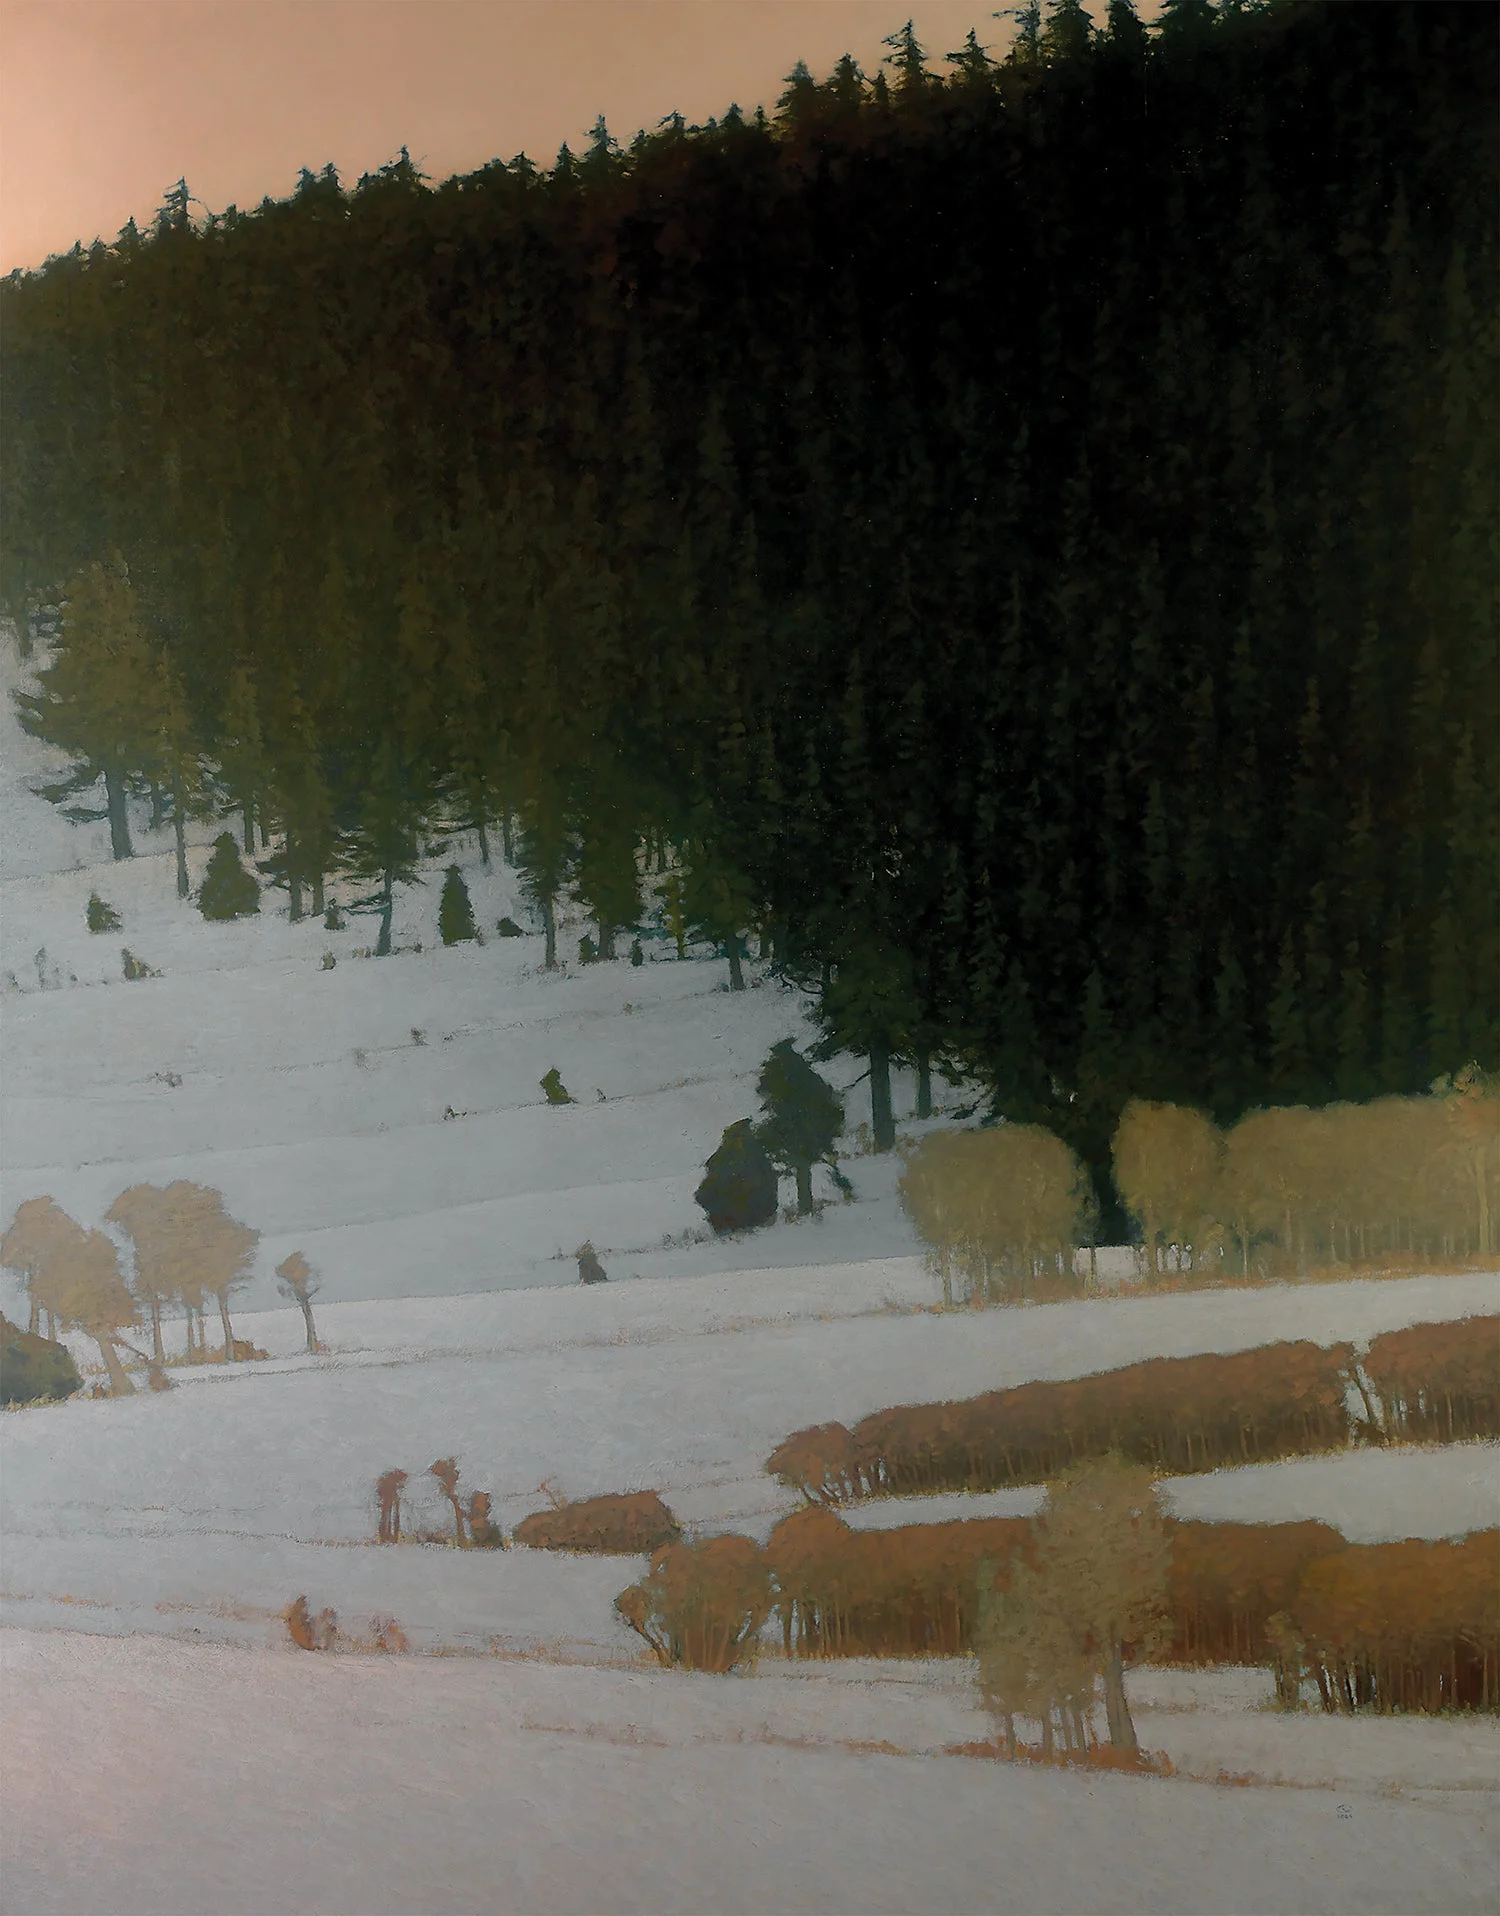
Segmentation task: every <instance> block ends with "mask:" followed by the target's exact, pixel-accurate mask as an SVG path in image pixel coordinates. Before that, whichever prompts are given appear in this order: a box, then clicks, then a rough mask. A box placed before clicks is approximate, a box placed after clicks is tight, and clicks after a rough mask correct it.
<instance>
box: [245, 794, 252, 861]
mask: <svg viewBox="0 0 1500 1916" xmlns="http://www.w3.org/2000/svg"><path fill="white" fill-rule="evenodd" d="M244 813H245V830H244V843H245V856H246V857H247V858H254V856H255V804H254V801H253V800H252V799H248V798H247V799H246V800H245V804H244Z"/></svg>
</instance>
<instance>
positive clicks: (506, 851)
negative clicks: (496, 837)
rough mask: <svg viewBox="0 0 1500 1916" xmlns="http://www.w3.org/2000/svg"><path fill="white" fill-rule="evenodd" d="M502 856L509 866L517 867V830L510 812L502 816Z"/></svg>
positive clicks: (503, 813)
mask: <svg viewBox="0 0 1500 1916" xmlns="http://www.w3.org/2000/svg"><path fill="white" fill-rule="evenodd" d="M500 856H501V857H502V858H503V859H504V860H505V862H506V864H507V865H510V866H512V867H513V866H514V865H515V862H516V828H515V824H514V822H513V821H512V819H511V815H510V812H509V811H508V810H507V811H503V812H502V813H501V814H500Z"/></svg>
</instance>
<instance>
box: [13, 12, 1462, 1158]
mask: <svg viewBox="0 0 1500 1916" xmlns="http://www.w3.org/2000/svg"><path fill="white" fill-rule="evenodd" d="M1496 34H1497V22H1496V15H1495V12H1494V10H1493V9H1492V8H1488V7H1474V6H1467V5H1461V4H1449V3H1448V0H1426V3H1423V4H1412V3H1411V0H1392V4H1389V5H1385V6H1378V7H1377V6H1357V7H1351V6H1342V5H1327V4H1316V3H1314V0H1275V3H1273V4H1270V5H1264V6H1255V5H1246V4H1239V3H1238V0H1221V3H1220V4H1210V0H1172V3H1171V4H1170V5H1168V7H1167V8H1166V9H1165V11H1164V13H1163V15H1162V18H1161V20H1160V21H1159V22H1158V23H1157V24H1156V25H1154V26H1153V27H1152V28H1151V30H1149V31H1148V30H1146V29H1145V28H1144V27H1143V26H1142V23H1141V22H1140V21H1139V20H1138V19H1137V18H1136V16H1135V13H1134V10H1133V8H1132V6H1131V5H1130V4H1129V0H1110V4H1109V6H1108V8H1107V10H1106V11H1105V12H1104V14H1103V18H1102V19H1099V18H1096V17H1094V16H1091V15H1090V13H1089V12H1088V10H1087V9H1085V8H1084V7H1083V6H1081V5H1079V4H1076V0H1052V3H1051V4H1049V5H1047V6H1046V7H1045V8H1030V9H1025V10H1023V11H1022V14H1021V16H1020V33H1019V36H1018V38H1017V40H1016V43H1015V45H1014V47H1013V48H1012V50H1011V52H1010V54H1009V55H1008V57H1006V58H1005V59H1004V60H999V61H996V60H993V59H991V58H990V57H989V55H988V54H987V53H986V52H985V50H984V49H983V48H982V47H981V46H980V44H979V43H978V41H977V39H976V38H975V37H974V36H973V35H971V36H970V38H969V40H968V41H967V42H966V44H965V45H964V47H963V48H961V49H959V50H958V51H957V52H956V53H955V54H953V55H951V56H950V57H949V58H948V59H947V61H946V62H945V63H944V64H943V65H942V67H941V70H938V67H937V66H936V65H935V63H934V62H933V61H931V60H929V58H928V57H927V56H926V55H925V54H924V51H923V49H922V48H921V47H920V46H919V45H917V43H916V41H915V40H914V38H913V37H912V35H911V33H910V31H909V30H908V31H907V32H905V33H898V34H896V35H894V36H893V37H892V43H891V58H890V60H889V61H888V62H887V63H886V65H885V67H884V68H883V69H882V70H881V71H880V72H878V73H876V74H873V75H867V74H864V73H862V72H861V71H860V70H859V68H858V67H857V66H856V65H855V64H854V63H853V62H852V61H850V60H847V59H846V60H844V61H841V62H840V63H839V65H838V66H837V68H836V69H835V70H834V72H833V73H832V75H830V76H829V77H828V78H827V79H826V80H818V79H816V78H815V77H814V76H813V75H811V74H810V73H809V72H808V71H807V70H806V69H805V68H802V67H799V68H798V69H797V71H796V72H795V73H794V74H793V75H792V76H791V78H790V79H789V81H788V83H787V87H786V90H785V92H784V93H783V95H782V97H781V99H780V101H779V102H778V103H777V105H776V107H775V110H774V112H773V113H772V114H771V115H769V116H768V115H766V114H764V113H761V112H756V113H755V114H753V115H750V114H746V113H743V112H741V111H740V110H738V109H737V108H732V109H731V110H730V111H728V112H727V113H726V114H725V115H724V116H723V118H722V119H720V120H718V121H714V122H710V123H708V124H706V125H704V126H700V127H689V126H686V125H684V124H683V123H682V122H681V121H680V120H678V119H675V118H674V119H672V120H669V121H668V122H666V123H664V124H663V126H662V127H661V128H660V129H659V130H658V131H657V132H656V133H654V134H651V135H649V136H646V135H643V136H641V137H639V138H638V139H637V140H635V141H634V142H633V143H632V144H631V145H630V147H629V149H628V150H626V151H622V150H621V149H620V148H619V147H618V145H617V144H616V143H615V142H614V141H613V140H612V139H611V138H610V137H609V134H608V132H607V130H606V129H605V128H604V126H603V124H602V122H601V124H600V126H599V127H598V128H597V129H596V133H595V136H594V138H593V140H592V141H591V143H590V144H589V146H588V149H587V150H586V151H585V152H583V153H581V154H573V153H571V152H569V151H568V150H567V149H564V151H563V152H562V153H561V154H559V156H558V159H557V162H556V164H555V165H554V166H553V167H552V169H551V170H550V171H544V170H542V169H539V168H537V167H536V166H534V165H533V164H532V163H531V162H529V161H528V160H526V159H525V158H524V157H523V158H518V159H516V160H514V161H511V162H508V163H502V162H499V161H497V162H495V163H494V164H492V165H490V166H487V167H485V168H483V169H481V170H480V171H478V172H477V173H474V174H471V175H469V176H466V177H464V178H457V179H452V180H449V181H446V182H444V183H443V184H441V185H439V186H436V187H434V186H432V185H431V184H430V183H429V182H427V181H426V180H424V179H423V178H422V176H421V175H420V174H419V172H418V171H417V169H416V168H415V167H414V166H413V165H412V163H411V161H410V160H409V158H408V157H407V156H406V154H405V153H403V154H402V155H401V157H400V158H399V159H398V160H396V161H394V162H393V163H392V164H391V165H389V166H386V167H383V168H382V169H380V171H379V172H378V173H376V174H373V175H369V176H367V177H365V178H364V179H362V180H361V181H360V182H359V183H358V184H357V186H355V187H353V188H352V189H351V188H346V187H345V186H344V185H343V184H341V182H340V181H339V180H338V179H337V178H336V177H335V175H334V174H333V172H332V170H331V169H325V170H324V171H323V172H322V173H313V172H304V174H303V175H302V177H301V180H300V181H299V183H298V186H297V189H296V191H295V192H294V193H293V194H292V195H291V196H290V197H289V198H288V199H286V200H284V201H269V200H268V201H266V202H265V203H263V204H262V206H261V207H260V208H259V209H257V210H256V211H254V212H252V213H244V212H240V211H238V210H236V209H233V208H231V209H229V210H227V211H226V212H225V213H223V214H222V215H216V216H214V217H212V218H210V219H208V220H207V221H195V220H194V219H192V218H191V217H190V212H191V207H190V203H189V200H188V196H187V192H186V188H185V187H184V188H181V189H180V190H177V191H174V193H173V194H172V195H169V197H168V202H167V204H166V206H165V207H164V208H163V209H162V212H161V214H160V215H159V217H158V219H157V221H156V223H155V226H154V228H153V229H152V230H151V231H150V232H149V233H140V232H137V231H136V230H135V229H134V228H133V227H127V228H126V230H125V231H124V233H122V234H121V236H120V238H119V240H118V241H117V242H116V243H115V244H114V245H102V244H96V245H95V246H93V247H92V248H81V247H80V248H76V249H75V250H74V251H73V252H72V253H71V254H69V255H67V256H66V257H62V258H58V259H55V260H53V261H51V262H49V263H48V265H47V266H46V267H45V268H44V269H43V270H42V271H40V272H38V273H33V274H22V275H15V276H13V277H12V278H11V280H10V281H8V282H7V283H6V284H5V286H4V288H3V313H0V319H3V338H4V348H3V350H4V355H5V358H4V381H5V399H6V415H7V417H6V432H5V437H4V447H3V461H4V464H3V471H0V479H3V482H4V486H5V492H6V497H7V504H8V514H9V526H8V536H7V540H6V547H5V552H4V555H3V565H4V575H3V593H4V596H5V599H6V602H7V604H8V605H9V607H10V608H11V609H12V611H13V612H14V613H15V614H16V615H17V616H26V617H30V615H31V611H32V609H33V608H45V607H47V606H49V605H56V604H59V603H62V601H63V599H64V595H66V602H65V603H62V613H63V623H62V642H61V649H60V650H59V651H58V652H57V653H55V654H54V656H53V663H52V664H51V665H49V666H48V668H47V671H46V672H44V674H43V677H42V690H41V691H39V692H38V694H37V695H36V697H35V699H34V700H32V701H30V702H29V703H28V704H27V707H26V715H27V719H28V723H30V724H31V725H32V726H33V729H35V730H36V731H38V732H39V733H40V734H41V735H42V736H44V737H47V738H50V739H52V740H53V741H54V742H55V743H57V744H59V745H61V746H63V747H65V748H66V750H67V751H68V753H69V754H70V756H71V757H72V759H73V762H74V764H75V766H76V768H77V772H76V779H75V781H74V782H75V784H76V786H77V790H75V791H74V792H73V793H72V794H70V797H71V799H72V800H73V802H75V803H76V802H81V800H80V794H81V793H83V792H85V791H88V792H93V791H96V790H97V789H98V786H99V784H100V782H101V781H102V783H103V786H104V801H103V803H104V808H105V809H106V810H107V811H108V814H109V816H110V819H111V824H112V828H113V829H114V830H115V834H116V849H117V850H125V851H128V849H129V844H128V820H126V819H125V815H124V805H123V798H122V793H124V792H125V791H127V790H129V789H131V788H132V787H133V788H134V789H141V790H143V789H146V788H148V787H149V788H154V789H155V790H156V791H157V792H158V793H159V794H160V795H161V803H162V805H163V807H164V808H165V809H166V810H167V811H170V813H171V815H172V816H174V817H179V818H180V817H183V816H186V815H188V814H189V812H190V809H191V807H192V806H194V805H195V804H197V803H199V802H204V803H207V802H213V803H215V804H217V805H219V806H220V807H225V806H230V807H233V808H234V809H235V810H236V812H237V813H238V814H239V815H240V816H241V821H242V825H243V835H244V838H245V841H246V842H247V844H248V843H249V842H250V841H251V840H252V838H254V837H257V836H258V837H259V839H260V841H261V844H260V849H261V850H263V851H264V850H266V849H267V845H266V840H267V836H268V835H275V837H276V839H277V849H276V851H275V853H274V856H275V857H276V858H277V859H279V860H280V861H281V877H282V881H283V882H286V883H287V884H288V885H289V886H290V887H291V890H292V897H293V900H294V903H295V902H296V901H298V900H299V898H300V891H301V888H302V887H309V888H313V890H314V907H315V909H318V910H321V909H322V904H321V898H320V896H319V891H320V888H321V886H322V883H323V877H324V874H325V873H327V872H331V871H335V870H348V871H350V872H351V873H353V874H355V875H357V876H360V877H363V878H364V879H366V880H368V883H369V891H368V895H367V897H366V899H365V900H364V903H365V905H366V908H368V909H372V910H375V911H377V912H378V913H379V914H380V916H381V918H382V932H381V948H382V949H388V947H389V924H390V913H391V899H392V893H393V889H394V887H395V886H397V885H399V884H401V883H404V882H406V881H407V880H408V879H409V878H410V877H411V876H413V875H414V873H415V869H416V863H417V859H418V857H419V854H420V851H421V847H422V845H423V843H424V838H425V836H426V835H427V834H428V832H429V831H430V830H431V828H433V827H434V825H439V826H441V825H447V826H456V827H459V828H461V829H466V830H470V831H473V832H475V833H476V834H477V835H478V838H479V842H480V845H481V849H482V855H483V856H486V857H487V856H488V848H489V833H490V831H491V830H492V828H494V827H496V826H498V827H499V829H500V831H501V833H502V834H503V835H504V836H506V837H509V836H510V835H511V833H512V829H513V828H512V821H513V820H514V821H518V823H519V832H518V835H517V836H516V839H515V846H514V849H515V852H516V857H517V858H518V860H519V862H520V866H521V870H522V874H523V877H524V880H525V884H526V888H527V891H528V894H529V896H530V897H531V899H532V900H533V902H534V904H535V907H536V909H537V911H538V914H539V915H540V917H541V919H542V921H543V925H544V928H545V930H546V934H547V955H548V960H549V962H555V958H556V916H557V906H558V901H559V899H560V898H562V897H563V896H564V895H565V894H567V893H568V892H570V891H571V892H574V893H576V894H577V895H578V896H579V897H580V898H581V899H582V900H583V901H584V903H585V904H586V907H587V909H588V910H589V911H590V912H591V913H592V914H593V916H594V917H595V919H596V920H597V940H596V941H595V942H596V948H597V949H598V950H599V951H600V952H601V954H605V953H607V952H608V950H609V949H610V947H611V940H612V937H613V934H614V930H615V928H616V927H617V926H620V925H628V924H630V923H632V922H633V920H634V914H635V912H636V911H637V910H638V909H639V899H640V890H639V881H640V874H641V872H642V870H644V869H651V870H656V871H662V872H670V873H672V874H673V877H674V880H675V882H676V884H677V900H678V902H677V906H676V908H675V909H676V910H677V913H678V916H679V919H680V922H681V923H682V925H683V927H684V928H685V929H692V930H694V931H697V932H700V933H701V934H702V935H704V936H706V937H709V938H711V939H713V940H714V941H715V942H716V943H718V944H720V945H721V947H722V948H723V949H724V951H725V953H726V955H727V957H728V958H729V962H730V965H731V967H732V968H733V969H734V971H735V972H736V974H741V973H742V964H743V960H742V952H743V949H744V944H743V940H744V934H745V932H746V931H747V930H748V929H751V928H752V927H753V928H754V929H755V930H756V931H757V933H758V935H759V937H760V941H761V949H762V951H768V950H769V951H774V954H775V960H776V963H777V964H778V965H779V966H780V967H782V968H783V970H784V971H785V973H786V974H787V975H788V976H789V977H791V978H794V979H796V980H799V981H804V982H807V983H809V984H811V985H813V986H814V987H815V988H816V989H817V990H818V993H819V997H820V1002H821V1004H822V1009H823V1013H824V1018H825V1024H826V1026H827V1031H828V1035H829V1038H830V1040H831V1041H832V1042H835V1043H842V1044H844V1045H847V1046H849V1047H851V1048H856V1049H860V1050H863V1051H864V1052H865V1053H866V1054H867V1055H868V1057H869V1061H870V1067H871V1084H872V1093H873V1098H874V1110H875V1129H876V1131H877V1133H878V1134H879V1139H880V1141H881V1142H883V1143H885V1142H889V1138H890V1134H891V1124H890V1117H889V1107H888V1103H887V1102H886V1090H885V1086H886V1085H887V1083H888V1079H889V1071H890V1067H891V1065H892V1063H893V1062H895V1063H901V1062H903V1061H904V1062H906V1063H908V1064H911V1065H913V1066H914V1067H915V1068H917V1069H918V1071H919V1072H921V1073H924V1074H925V1071H926V1069H927V1066H928V1064H929V1062H930V1060H931V1059H932V1057H933V1056H934V1055H938V1056H942V1057H945V1058H947V1059H949V1060H951V1061H953V1062H955V1063H957V1064H961V1065H962V1066H964V1067H965V1068H966V1069H968V1070H970V1071H973V1072H975V1073H977V1074H980V1075H981V1076H982V1077H983V1078H984V1079H985V1080H987V1081H988V1083H989V1084H990V1085H991V1087H992V1088H993V1092H994V1097H995V1102H996V1106H997V1108H998V1109H999V1110H1001V1111H1003V1112H1004V1113H1005V1114H1007V1115H1009V1116H1012V1117H1016V1118H1021V1119H1026V1120H1032V1121H1038V1122H1043V1123H1046V1124H1048V1125H1050V1126H1051V1127H1052V1128H1054V1129H1056V1130H1058V1131H1060V1132H1062V1133H1063V1134H1064V1135H1065V1136H1067V1137H1068V1138H1069V1140H1070V1141H1071V1142H1072V1143H1074V1144H1075V1145H1076V1146H1077V1148H1079V1149H1080V1150H1081V1151H1082V1152H1083V1154H1084V1155H1085V1157H1086V1158H1087V1159H1088V1161H1089V1162H1090V1163H1091V1164H1093V1165H1094V1166H1095V1167H1100V1166H1102V1165H1104V1164H1105V1163H1106V1161H1107V1141H1108V1138H1109V1135H1110V1133H1111V1130H1112V1128H1113V1125H1114V1122H1115V1119H1116V1117H1117V1115H1118V1112H1119V1110H1120V1108H1121V1106H1122V1105H1123V1103H1124V1101H1125V1099H1126V1098H1127V1097H1128V1096H1130V1095H1135V1096H1138V1097H1142V1098H1146V1099H1153V1100H1172V1101H1179V1102H1191V1103H1197V1104H1204V1105H1207V1106H1209V1107H1210V1108H1211V1109H1212V1110H1213V1112H1214V1114H1215V1115H1216V1116H1217V1117H1219V1118H1220V1119H1226V1118H1230V1117H1232V1116H1234V1115H1236V1114H1237V1113H1238V1112H1239V1111H1241V1110H1243V1109H1244V1108H1245V1107H1246V1106H1247V1105H1250V1104H1253V1103H1256V1102H1269V1101H1275V1102H1280V1103H1289V1102H1307V1101H1313V1102H1316V1101H1318V1100H1320V1099H1325V1098H1328V1097H1331V1096H1335V1095H1336V1096H1338V1097H1342V1098H1359V1097H1364V1096H1368V1095H1370V1094H1373V1093H1376V1092H1380V1091H1392V1092H1394V1091H1409V1090H1414V1089H1418V1088H1420V1087H1422V1086H1425V1085H1426V1084H1427V1083H1428V1082H1429V1081H1430V1080H1431V1079H1432V1078H1434V1077H1435V1076H1436V1075H1438V1074H1439V1073H1441V1072H1445V1071H1452V1070H1455V1069H1457V1068H1459V1067H1461V1066H1462V1065H1463V1064H1465V1063H1466V1062H1467V1061H1468V1060H1470V1059H1478V1060H1480V1061H1481V1062H1483V1063H1485V1064H1487V1065H1493V1064H1495V1063H1500V1055H1497V1051H1500V1040H1497V1006H1496V994H1495V990H1494V981H1495V977H1496V975H1497V959H1500V952H1497V942H1496V929H1495V923H1494V913H1493V910H1492V879H1493V872H1494V870H1495V866H1496V853H1497V849H1500V845H1497V818H1496V807H1495V804H1494V793H1495V789H1496V772H1497V764H1496V727H1495V725H1494V724H1493V688H1494V667H1495V642H1494V633H1495V603H1494V598H1495V594H1494V587H1495V578H1496V566H1495V557H1496V555H1495V525H1496V515H1495V513H1494V510H1493V508H1494V504H1495V497H1496V483H1495V481H1496V472H1495V456H1496V445H1497V443H1500V440H1497V431H1496V427H1497V423H1500V421H1497V405H1496V365H1497V355H1496V344H1497V329H1496V301H1495V290H1496V256H1497V247H1496V217H1495V215H1496V206H1497V203H1500V196H1497V193H1496V178H1495V154H1496V140H1495V132H1496V126H1495V119H1496V114H1495V92H1494V87H1493V83H1492V76H1493V71H1494V62H1495V52H1496ZM122 581H123V582H124V584H125V585H127V586H128V588H129V591H128V593H127V592H126V591H125V590H123V589H122V584H121V582H122ZM101 714H103V715H104V716H103V717H102V718H101ZM200 792H206V793H207V794H208V796H207V798H202V799H200ZM298 908H299V909H300V905H299V906H298Z"/></svg>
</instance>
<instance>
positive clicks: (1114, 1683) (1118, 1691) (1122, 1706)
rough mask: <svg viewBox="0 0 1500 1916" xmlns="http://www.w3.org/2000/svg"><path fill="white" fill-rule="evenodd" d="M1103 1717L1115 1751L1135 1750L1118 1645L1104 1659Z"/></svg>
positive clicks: (1135, 1743)
mask: <svg viewBox="0 0 1500 1916" xmlns="http://www.w3.org/2000/svg"><path fill="white" fill-rule="evenodd" d="M1104 1715H1105V1719H1106V1721H1107V1722H1108V1724H1109V1740H1110V1742H1111V1743H1112V1744H1113V1745H1114V1747H1115V1748H1116V1749H1117V1750H1136V1749H1139V1748H1140V1745H1139V1744H1138V1743H1137V1742H1136V1740H1135V1724H1134V1723H1133V1722H1132V1720H1131V1716H1130V1705H1129V1704H1128V1703H1127V1702H1126V1700H1125V1665H1124V1662H1123V1660H1122V1658H1121V1656H1120V1650H1119V1646H1118V1644H1114V1645H1111V1647H1110V1651H1109V1654H1108V1656H1106V1657H1105V1659H1104Z"/></svg>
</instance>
